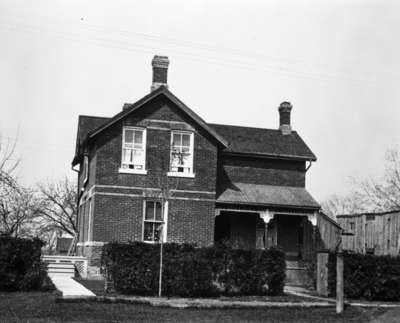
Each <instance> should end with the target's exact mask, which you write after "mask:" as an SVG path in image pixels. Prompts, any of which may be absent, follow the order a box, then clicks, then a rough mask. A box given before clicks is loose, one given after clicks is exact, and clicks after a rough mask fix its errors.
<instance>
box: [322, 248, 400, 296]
mask: <svg viewBox="0 0 400 323" xmlns="http://www.w3.org/2000/svg"><path fill="white" fill-rule="evenodd" d="M343 262H344V269H343V277H344V280H343V284H344V294H345V296H346V297H348V298H357V299H367V300H375V301H400V256H397V257H392V256H375V255H364V254H356V253H351V252H345V253H343ZM328 271H329V274H328V288H329V293H330V294H331V295H336V254H334V253H331V254H329V258H328Z"/></svg>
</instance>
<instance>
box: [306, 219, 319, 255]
mask: <svg viewBox="0 0 400 323" xmlns="http://www.w3.org/2000/svg"><path fill="white" fill-rule="evenodd" d="M317 215H318V212H314V213H312V214H308V215H307V218H308V221H310V222H311V224H312V235H311V248H310V251H311V254H310V255H309V256H310V257H312V255H313V253H314V251H316V250H317V246H316V240H317V239H316V231H317V224H318V223H317V222H318V221H317V219H318V217H317Z"/></svg>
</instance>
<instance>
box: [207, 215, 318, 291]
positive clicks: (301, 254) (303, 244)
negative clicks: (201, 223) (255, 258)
mask: <svg viewBox="0 0 400 323" xmlns="http://www.w3.org/2000/svg"><path fill="white" fill-rule="evenodd" d="M316 228H317V212H315V211H314V212H308V213H307V212H293V211H291V212H290V211H289V210H286V211H285V210H281V211H276V210H275V211H272V210H268V209H266V210H243V209H229V208H218V209H217V210H216V217H215V236H214V237H215V239H214V240H215V242H216V243H224V244H228V245H229V246H231V247H233V248H239V249H266V248H270V247H273V246H278V247H280V248H282V249H283V251H284V252H285V254H286V284H287V285H292V286H306V285H311V284H312V279H311V277H310V276H309V272H308V269H307V263H310V261H311V260H312V257H313V254H314V253H315V251H316V244H317V241H316V231H317V230H316Z"/></svg>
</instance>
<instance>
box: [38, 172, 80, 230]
mask: <svg viewBox="0 0 400 323" xmlns="http://www.w3.org/2000/svg"><path fill="white" fill-rule="evenodd" d="M38 188H39V195H40V199H41V212H42V218H43V220H44V221H43V226H42V231H43V232H47V231H53V232H54V231H60V232H65V233H68V234H70V235H72V236H74V235H75V234H76V233H77V232H78V228H77V227H76V217H77V212H78V210H77V203H76V192H77V189H76V184H75V183H74V182H72V181H71V180H69V179H68V178H64V179H62V180H59V181H56V182H47V183H44V184H39V185H38Z"/></svg>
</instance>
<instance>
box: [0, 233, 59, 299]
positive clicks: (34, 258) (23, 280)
mask: <svg viewBox="0 0 400 323" xmlns="http://www.w3.org/2000/svg"><path fill="white" fill-rule="evenodd" d="M42 246H43V242H42V241H41V240H39V239H20V238H13V237H8V236H0V291H9V292H11V291H32V290H44V289H45V290H52V289H53V284H52V283H51V281H49V279H48V276H47V272H46V267H45V265H44V264H43V262H42V261H41V259H40V256H41V248H42Z"/></svg>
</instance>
